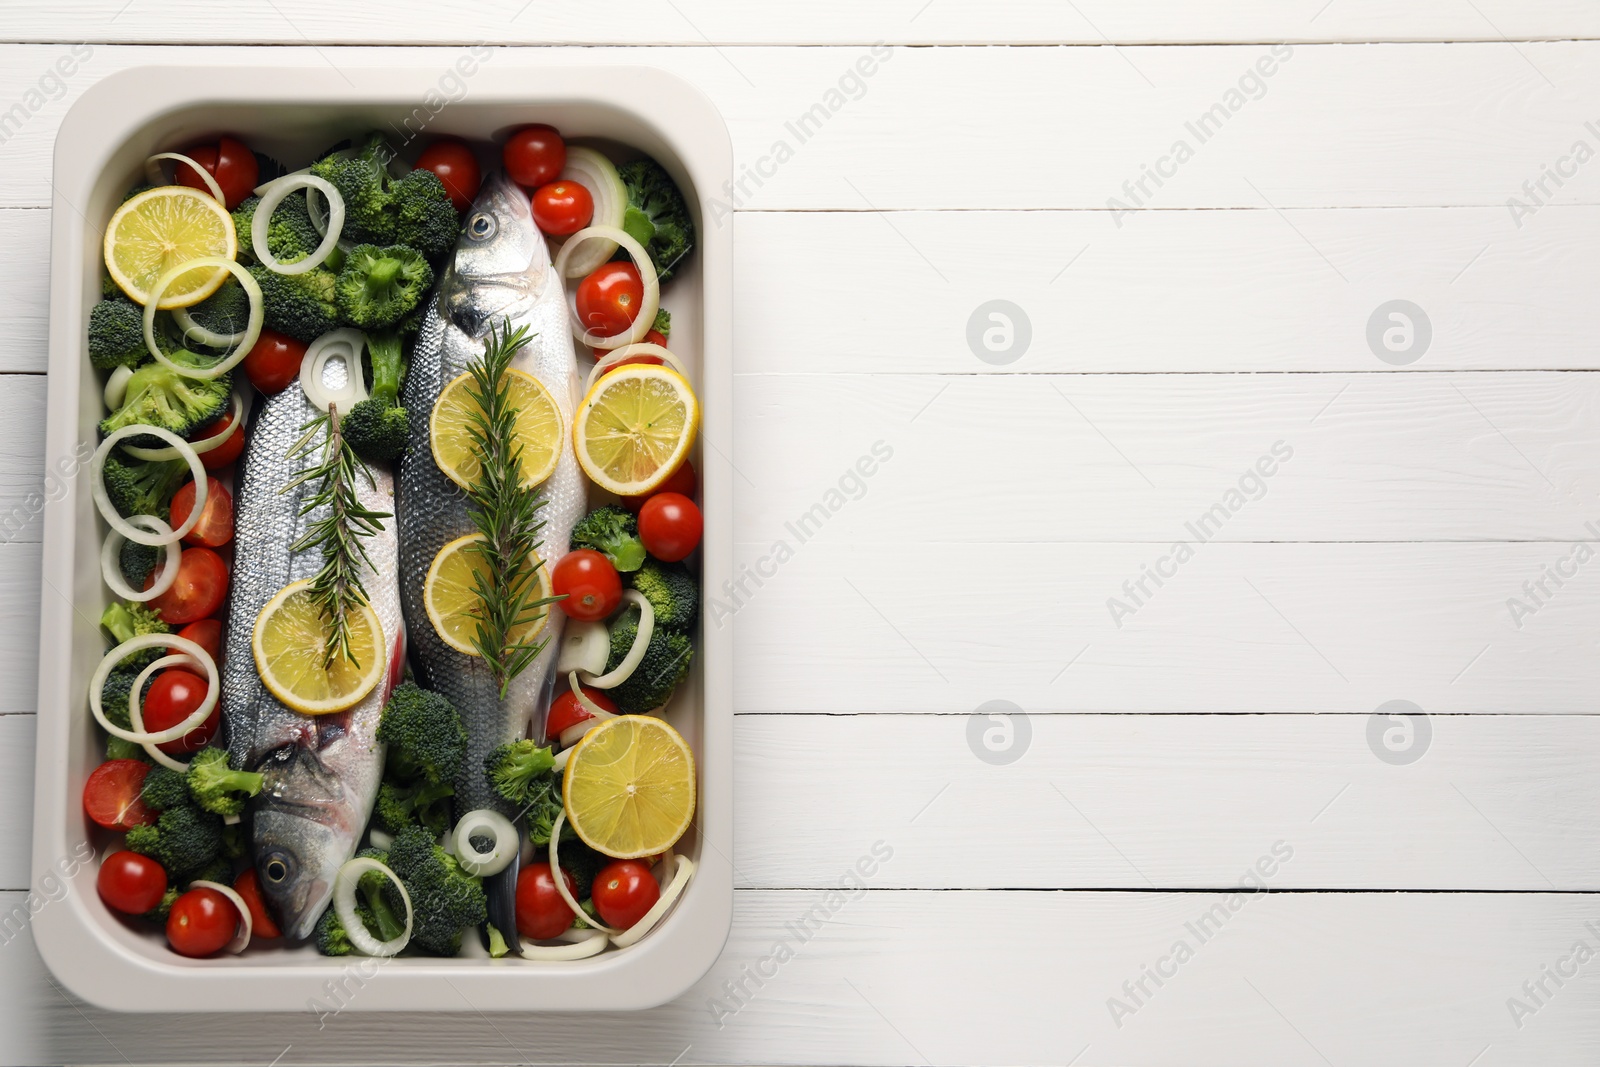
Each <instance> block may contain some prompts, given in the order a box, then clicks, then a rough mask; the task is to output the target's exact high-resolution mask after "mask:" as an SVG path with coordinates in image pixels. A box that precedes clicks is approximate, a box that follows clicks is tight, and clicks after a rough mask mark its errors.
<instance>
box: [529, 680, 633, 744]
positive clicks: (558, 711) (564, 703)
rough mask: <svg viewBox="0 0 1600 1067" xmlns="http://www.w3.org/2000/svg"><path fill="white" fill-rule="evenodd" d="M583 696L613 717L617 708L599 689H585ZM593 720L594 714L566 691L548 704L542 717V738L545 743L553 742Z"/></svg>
mask: <svg viewBox="0 0 1600 1067" xmlns="http://www.w3.org/2000/svg"><path fill="white" fill-rule="evenodd" d="M584 695H585V696H587V697H588V698H589V699H590V700H592V701H594V702H595V703H596V704H598V705H599V706H600V708H601V709H602V710H604V711H609V712H610V713H611V714H613V715H615V714H616V713H617V706H616V705H615V704H613V703H612V702H611V698H610V697H608V696H606V695H605V693H604V692H602V691H601V690H599V689H586V690H584ZM592 718H594V712H592V711H590V710H589V709H588V708H586V707H584V706H583V704H582V703H581V702H580V701H579V700H578V696H577V694H576V693H574V692H573V691H572V690H570V689H569V690H567V691H566V692H564V693H562V694H561V695H560V696H558V697H556V698H555V699H554V700H552V701H551V702H550V710H549V711H548V712H546V713H545V717H544V737H545V741H546V742H554V741H555V739H556V738H558V737H560V736H561V735H562V734H563V733H565V732H566V731H567V730H569V729H571V728H572V727H574V726H576V725H578V724H579V723H580V722H583V721H584V720H585V719H592Z"/></svg>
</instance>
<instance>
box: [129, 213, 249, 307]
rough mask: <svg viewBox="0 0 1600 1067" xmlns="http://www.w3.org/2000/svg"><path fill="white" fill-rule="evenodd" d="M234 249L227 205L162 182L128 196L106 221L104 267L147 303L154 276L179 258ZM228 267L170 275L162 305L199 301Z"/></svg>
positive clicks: (184, 259) (136, 298)
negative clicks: (173, 276) (159, 185)
mask: <svg viewBox="0 0 1600 1067" xmlns="http://www.w3.org/2000/svg"><path fill="white" fill-rule="evenodd" d="M238 254H239V238H238V235H237V234H235V233H234V229H233V219H232V218H231V217H230V216H229V215H228V209H227V208H225V207H223V206H222V205H221V204H219V203H217V202H216V201H215V200H213V199H212V198H211V197H210V196H207V195H206V194H205V193H202V192H199V191H198V190H195V189H190V188H188V187H187V186H183V185H163V186H161V187H159V188H156V189H149V190H146V191H145V192H142V193H140V194H139V195H138V196H135V197H131V198H130V199H129V200H128V202H127V203H125V204H123V205H122V206H121V207H119V208H117V213H116V214H115V215H112V216H111V221H110V223H108V224H107V225H106V243H105V257H106V270H108V271H110V272H111V280H112V281H114V282H116V283H117V285H118V287H120V288H121V289H122V291H123V292H124V293H127V294H128V296H129V298H131V299H132V300H134V301H135V302H137V303H140V304H146V303H149V300H150V289H151V287H152V286H154V285H155V283H156V279H157V278H160V277H161V276H162V275H163V274H165V273H166V272H167V271H169V270H171V269H172V268H173V267H176V266H178V265H179V264H180V263H187V262H188V261H189V260H191V259H199V258H201V257H202V256H222V257H224V258H226V259H233V258H234V257H236V256H237V255H238ZM227 277H228V272H227V271H225V270H220V269H216V268H212V269H207V270H192V271H188V272H186V273H184V274H180V275H178V277H176V278H174V279H173V280H172V284H171V285H169V286H167V289H166V292H164V293H162V294H161V302H160V303H159V304H157V305H156V307H158V308H160V309H162V310H168V309H171V308H182V307H188V306H190V305H191V304H198V303H199V302H200V301H202V300H204V299H205V298H206V297H208V296H210V295H211V294H212V293H214V292H216V291H217V290H218V289H219V288H221V286H222V283H223V280H224V279H226V278H227Z"/></svg>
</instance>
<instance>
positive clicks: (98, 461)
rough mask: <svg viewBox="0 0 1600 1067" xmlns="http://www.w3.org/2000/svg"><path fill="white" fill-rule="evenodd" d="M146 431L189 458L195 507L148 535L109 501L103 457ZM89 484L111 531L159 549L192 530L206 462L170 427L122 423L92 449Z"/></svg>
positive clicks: (203, 492) (202, 503)
mask: <svg viewBox="0 0 1600 1067" xmlns="http://www.w3.org/2000/svg"><path fill="white" fill-rule="evenodd" d="M146 433H147V434H151V435H153V436H155V437H159V438H160V439H161V440H163V441H165V442H167V443H168V444H170V445H171V446H172V447H173V448H175V449H177V451H178V455H180V456H182V457H183V458H184V459H185V460H187V461H188V464H189V473H191V474H193V475H194V508H193V509H192V510H191V511H190V512H189V517H188V518H187V519H184V520H183V525H182V526H179V527H178V528H177V529H176V530H173V531H172V532H171V533H170V534H166V535H159V534H148V533H145V532H144V531H143V530H141V529H139V528H138V527H137V526H133V525H131V524H130V523H129V522H128V520H127V519H124V518H123V517H122V515H121V514H120V513H119V512H118V511H117V509H116V506H115V505H113V504H112V503H111V494H110V493H108V492H106V478H105V474H106V456H107V455H109V454H110V452H111V450H112V449H113V448H115V447H116V445H117V442H118V441H120V440H122V439H123V438H124V437H132V436H134V435H136V434H146ZM89 486H90V494H91V495H92V496H93V497H94V505H95V507H97V508H99V509H100V515H101V517H102V518H104V519H105V520H106V522H108V523H110V524H111V528H112V529H113V530H115V531H117V532H118V533H119V534H121V535H122V536H123V537H126V538H127V539H128V540H130V541H132V542H134V543H135V544H140V545H150V546H151V547H155V548H159V547H160V546H162V545H170V544H172V543H173V542H174V541H181V540H183V539H184V538H185V537H187V536H188V534H189V531H190V530H192V529H194V525H195V523H197V522H199V521H200V513H201V512H202V511H204V510H205V507H206V468H205V464H203V463H201V462H200V457H199V456H197V455H195V451H194V449H193V448H191V447H190V446H189V442H188V441H185V440H184V439H183V438H181V437H179V436H178V435H177V434H175V433H173V432H172V431H171V430H163V429H162V428H161V427H159V426H144V425H141V424H138V423H136V424H134V425H132V426H124V427H123V428H122V429H120V430H116V431H113V433H112V434H111V436H110V437H107V438H106V439H105V440H104V441H101V442H100V447H99V448H97V449H95V450H94V455H93V456H91V457H90V459H89ZM129 740H132V738H129Z"/></svg>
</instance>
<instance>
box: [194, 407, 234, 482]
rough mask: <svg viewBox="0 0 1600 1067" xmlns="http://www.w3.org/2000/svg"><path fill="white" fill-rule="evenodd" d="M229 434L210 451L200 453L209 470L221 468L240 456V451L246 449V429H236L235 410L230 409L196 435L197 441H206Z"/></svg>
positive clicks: (203, 463)
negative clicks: (234, 422)
mask: <svg viewBox="0 0 1600 1067" xmlns="http://www.w3.org/2000/svg"><path fill="white" fill-rule="evenodd" d="M224 434H227V435H228V439H227V440H226V441H224V442H222V444H220V445H218V446H217V447H216V448H213V449H212V450H211V451H209V452H202V453H200V464H201V465H202V466H203V467H205V469H206V470H208V471H217V470H221V469H222V468H223V467H226V466H227V465H228V464H230V463H232V462H233V461H234V460H236V459H238V458H239V453H241V452H243V451H244V431H243V430H239V431H238V432H235V431H234V428H233V412H232V411H230V412H228V413H227V414H226V415H224V416H222V418H220V419H218V420H217V421H216V422H213V423H212V424H211V425H210V426H207V427H206V428H205V429H204V430H201V431H200V433H199V435H198V436H196V437H195V440H196V441H204V440H207V439H208V438H212V437H221V436H222V435H224Z"/></svg>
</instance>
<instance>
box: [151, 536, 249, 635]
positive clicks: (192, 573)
mask: <svg viewBox="0 0 1600 1067" xmlns="http://www.w3.org/2000/svg"><path fill="white" fill-rule="evenodd" d="M159 570H160V568H157V569H156V570H153V571H151V572H150V577H149V578H147V579H145V583H144V587H145V588H146V589H149V588H150V587H151V586H152V585H154V584H155V580H156V574H157V573H159ZM227 598H228V565H227V564H226V563H224V562H222V557H221V556H219V555H217V554H216V553H215V552H213V551H212V550H211V549H209V548H205V547H203V546H197V547H195V548H186V549H184V550H183V555H182V556H180V557H179V558H178V577H177V580H176V581H174V582H173V583H172V588H171V589H168V590H167V591H166V592H165V593H162V594H161V595H160V596H158V597H156V598H155V599H154V600H152V601H150V609H151V610H152V611H154V612H155V613H156V614H157V615H160V616H161V621H162V622H164V623H166V624H167V625H168V626H187V625H188V624H189V623H191V622H198V621H199V620H201V619H205V618H209V617H211V616H212V615H215V614H216V613H217V612H218V611H219V610H220V609H221V608H222V602H223V601H224V600H226V599H227Z"/></svg>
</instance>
